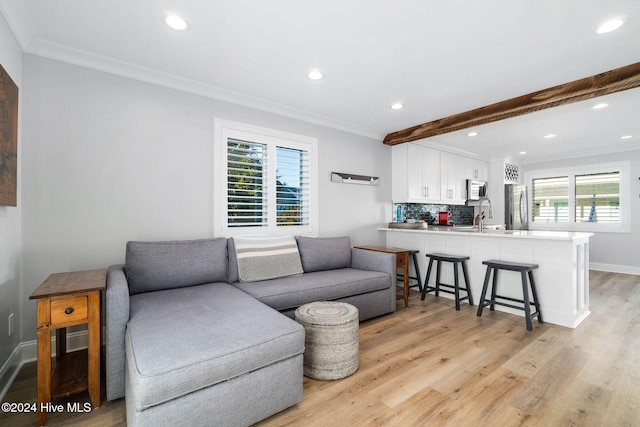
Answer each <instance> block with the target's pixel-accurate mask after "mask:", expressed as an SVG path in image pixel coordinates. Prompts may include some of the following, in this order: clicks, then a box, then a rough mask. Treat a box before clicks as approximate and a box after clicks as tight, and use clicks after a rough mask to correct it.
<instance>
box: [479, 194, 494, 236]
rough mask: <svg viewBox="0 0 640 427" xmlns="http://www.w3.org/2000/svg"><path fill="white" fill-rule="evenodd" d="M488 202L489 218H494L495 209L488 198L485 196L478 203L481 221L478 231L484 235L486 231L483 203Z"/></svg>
mask: <svg viewBox="0 0 640 427" xmlns="http://www.w3.org/2000/svg"><path fill="white" fill-rule="evenodd" d="M485 201H486V202H487V203H488V204H489V218H493V208H492V207H491V200H489V198H488V197H486V196H483V197H481V198H480V201H478V210H479V211H480V215H479V217H480V221H479V223H478V231H479V232H480V233H482V232H483V231H484V212H483V211H482V203H483V202H485Z"/></svg>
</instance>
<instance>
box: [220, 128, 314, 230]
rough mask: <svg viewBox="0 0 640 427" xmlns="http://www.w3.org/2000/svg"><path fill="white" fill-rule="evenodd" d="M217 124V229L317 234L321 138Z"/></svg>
mask: <svg viewBox="0 0 640 427" xmlns="http://www.w3.org/2000/svg"><path fill="white" fill-rule="evenodd" d="M215 123H216V125H215V139H214V156H215V157H216V159H217V161H214V164H215V166H217V167H214V174H215V175H216V177H215V178H214V198H215V200H214V227H215V229H216V231H217V233H216V234H221V235H240V234H253V235H261V234H270V235H274V234H294V235H303V234H307V235H308V234H314V233H315V229H316V222H317V219H316V216H317V215H316V200H317V190H316V189H317V179H316V175H317V172H316V169H317V167H316V163H315V162H316V160H315V157H316V154H315V153H316V146H317V141H316V140H315V139H314V138H310V137H304V136H300V135H294V134H289V133H285V132H280V131H275V130H270V129H264V128H258V127H255V126H251V125H245V124H241V123H235V122H228V121H222V120H216V122H215ZM221 157H222V158H224V163H223V162H221V161H220V158H221ZM216 171H217V173H216Z"/></svg>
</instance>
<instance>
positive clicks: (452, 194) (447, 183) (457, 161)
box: [440, 151, 469, 205]
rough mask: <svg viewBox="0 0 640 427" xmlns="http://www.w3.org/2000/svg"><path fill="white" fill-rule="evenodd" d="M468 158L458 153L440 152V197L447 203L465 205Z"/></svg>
mask: <svg viewBox="0 0 640 427" xmlns="http://www.w3.org/2000/svg"><path fill="white" fill-rule="evenodd" d="M467 160H469V159H467V158H466V157H463V156H458V155H456V154H452V153H447V152H444V151H443V152H441V153H440V198H441V199H442V201H443V202H444V203H446V204H450V205H463V204H464V202H465V199H466V197H467V196H466V188H465V184H466V179H467V178H466V177H467V168H466V165H467Z"/></svg>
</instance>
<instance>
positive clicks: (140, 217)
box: [22, 55, 391, 341]
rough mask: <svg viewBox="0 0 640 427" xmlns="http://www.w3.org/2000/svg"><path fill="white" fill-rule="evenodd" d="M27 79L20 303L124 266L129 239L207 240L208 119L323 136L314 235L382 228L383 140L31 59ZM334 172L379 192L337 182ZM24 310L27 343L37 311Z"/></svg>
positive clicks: (387, 175) (386, 194) (371, 237)
mask: <svg viewBox="0 0 640 427" xmlns="http://www.w3.org/2000/svg"><path fill="white" fill-rule="evenodd" d="M23 79H24V80H23V82H24V91H23V92H24V93H23V98H24V135H23V141H24V144H23V145H24V147H23V169H24V171H23V188H22V199H23V214H22V216H23V218H22V227H23V238H22V287H23V294H26V295H29V294H30V293H31V292H32V291H33V290H34V289H35V288H36V287H37V286H38V285H39V284H40V283H41V282H42V281H43V280H44V279H46V277H47V276H48V275H49V274H50V273H53V272H61V271H72V270H80V269H91V268H102V267H106V266H108V265H110V264H114V263H121V262H123V261H124V249H125V243H126V241H127V240H133V239H144V240H159V239H190V238H203V237H210V236H212V204H213V203H215V201H214V200H212V191H213V190H212V184H211V179H212V178H211V177H212V175H213V171H212V151H213V150H212V143H213V140H212V138H213V118H214V117H220V118H224V119H228V120H234V121H238V122H245V123H249V124H254V125H258V126H263V127H269V128H273V129H279V130H283V131H287V132H293V133H298V134H302V135H308V136H312V137H316V138H318V140H319V143H318V145H319V155H320V158H319V167H320V171H319V178H320V194H319V205H320V221H319V235H321V236H335V235H350V236H351V237H352V243H353V244H372V243H378V234H377V232H376V230H375V228H376V227H377V226H379V225H380V224H382V223H384V222H385V221H388V220H389V217H390V209H391V162H390V154H391V151H390V148H389V147H387V146H385V145H383V144H382V142H381V141H376V140H372V139H368V138H364V137H359V136H354V135H351V134H348V133H344V132H340V131H336V130H332V129H328V128H325V127H321V126H317V125H312V124H309V123H305V122H301V121H297V120H293V119H289V118H285V117H281V116H277V115H273V114H269V113H264V112H260V111H256V110H252V109H249V108H245V107H240V106H237V105H232V104H228V103H224V102H219V101H215V100H212V99H208V98H204V97H199V96H196V95H192V94H187V93H182V92H179V91H175V90H171V89H166V88H162V87H158V86H154V85H151V84H146V83H142V82H139V81H134V80H130V79H126V78H121V77H118V76H114V75H110V74H106V73H102V72H97V71H93V70H89V69H86V68H82V67H78V66H74V65H70V64H65V63H60V62H56V61H52V60H48V59H43V58H40V57H36V56H31V55H25V57H24V77H23ZM331 171H338V172H351V173H356V174H362V175H375V176H380V178H381V185H380V186H379V187H367V186H361V185H348V184H336V183H332V182H330V173H331ZM387 211H389V212H388V213H387ZM22 303H23V312H24V316H23V317H24V319H25V321H24V323H23V326H22V327H23V331H22V333H23V341H24V340H33V339H35V303H34V302H31V301H22Z"/></svg>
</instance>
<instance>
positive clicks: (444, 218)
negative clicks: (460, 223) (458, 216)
mask: <svg viewBox="0 0 640 427" xmlns="http://www.w3.org/2000/svg"><path fill="white" fill-rule="evenodd" d="M438 225H452V224H451V212H447V211H441V212H438Z"/></svg>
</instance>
